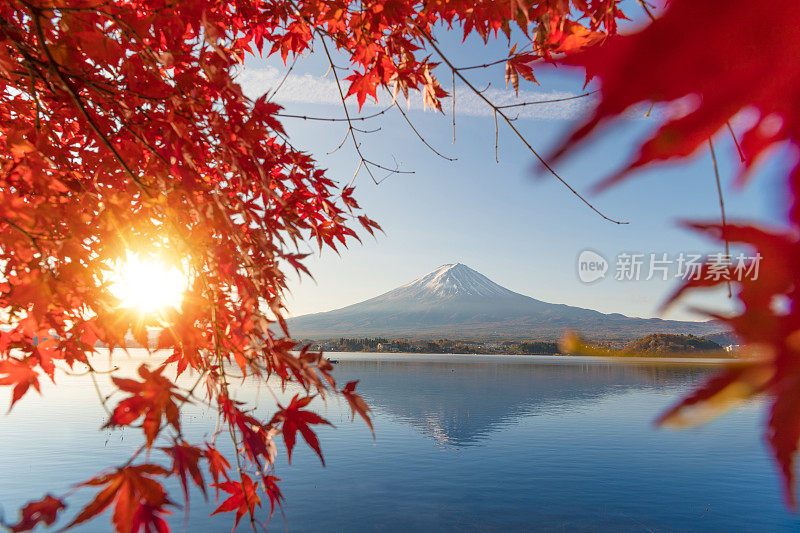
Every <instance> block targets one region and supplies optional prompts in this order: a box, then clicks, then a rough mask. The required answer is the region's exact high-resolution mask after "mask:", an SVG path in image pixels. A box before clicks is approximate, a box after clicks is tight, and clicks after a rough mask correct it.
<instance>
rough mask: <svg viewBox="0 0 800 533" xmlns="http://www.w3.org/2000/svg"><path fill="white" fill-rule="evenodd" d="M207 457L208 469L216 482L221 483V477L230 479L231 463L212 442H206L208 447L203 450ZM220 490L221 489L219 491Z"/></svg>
mask: <svg viewBox="0 0 800 533" xmlns="http://www.w3.org/2000/svg"><path fill="white" fill-rule="evenodd" d="M203 453H204V454H205V457H206V461H207V462H208V471H209V473H210V474H211V478H212V479H213V480H214V483H215V484H219V480H220V478H221V477H224V478H225V479H226V480H230V478H229V477H228V470H230V468H231V465H230V463H229V462H228V460H227V459H225V456H224V455H222V454H221V453H219V450H217V449H216V448H215V447H214V446H212V445H211V444H206V449H205V450H204V451H203ZM217 492H219V491H217Z"/></svg>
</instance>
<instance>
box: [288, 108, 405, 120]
mask: <svg viewBox="0 0 800 533" xmlns="http://www.w3.org/2000/svg"><path fill="white" fill-rule="evenodd" d="M391 108H392V106H389V107H387V108H385V109H383V110H382V111H378V112H377V113H373V114H372V115H367V116H365V117H350V121H351V122H356V121H359V120H361V121H363V120H369V119H371V118H375V117H379V116H381V115H384V114H386V113H387V112H388V111H389V110H390V109H391ZM275 116H276V117H281V118H298V119H303V120H318V121H322V122H347V119H346V118H338V117H312V116H308V115H291V114H289V113H275Z"/></svg>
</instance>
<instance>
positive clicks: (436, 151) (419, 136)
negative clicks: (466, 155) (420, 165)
mask: <svg viewBox="0 0 800 533" xmlns="http://www.w3.org/2000/svg"><path fill="white" fill-rule="evenodd" d="M394 105H395V107H396V108H397V110H398V111H400V114H401V115H403V118H404V119H405V120H406V123H408V126H409V127H410V128H411V130H412V131H413V132H414V133H415V134H416V135H417V137H418V138H419V140H420V141H422V143H423V144H424V145H425V146H427V147H428V148H430V150H431V151H432V152H433V153H434V154H436V155H438V156H439V157H441V158H442V159H445V160H447V161H458V158H457V157H447V156H446V155H442V154H441V153H440V152H439V151H438V150H436V148H434V147H433V146H431V145H430V144H429V143H428V141H426V140H425V139H424V138H423V137H422V135H421V134H420V132H419V131H418V130H417V128H415V127H414V124H412V123H411V120H409V118H408V115H406V112H405V111H403V108H402V107H400V104H398V103H397V101H396V100H395V102H394Z"/></svg>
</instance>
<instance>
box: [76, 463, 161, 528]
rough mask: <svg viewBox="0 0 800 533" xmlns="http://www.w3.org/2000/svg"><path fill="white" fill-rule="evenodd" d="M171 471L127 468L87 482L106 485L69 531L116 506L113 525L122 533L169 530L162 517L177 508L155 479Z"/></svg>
mask: <svg viewBox="0 0 800 533" xmlns="http://www.w3.org/2000/svg"><path fill="white" fill-rule="evenodd" d="M167 474H168V472H167V471H166V470H164V469H163V468H161V467H160V466H158V465H154V464H143V465H137V466H127V467H124V468H120V469H118V470H116V471H114V472H113V473H111V474H106V475H101V476H98V477H95V478H92V479H90V480H89V481H86V482H85V483H83V485H84V486H105V488H103V489H102V490H101V491H100V492H98V493H97V494H96V495H95V497H94V499H93V500H92V501H91V502H89V504H88V505H86V507H84V508H83V510H82V511H81V512H80V513H79V514H78V516H76V517H75V519H74V520H73V521H72V522H70V523H69V525H68V526H67V528H71V527H73V526H76V525H78V524H81V523H83V522H85V521H87V520H90V519H91V518H94V517H95V516H97V515H98V514H100V513H102V512H103V511H104V510H105V509H106V508H107V507H108V506H110V505H111V504H114V513H113V515H112V522H113V523H114V527H115V529H116V531H117V532H118V533H136V532H138V531H139V530H140V526H143V527H144V528H145V530H148V528H149V530H155V531H166V529H164V528H165V527H166V523H164V522H163V519H162V518H161V517H159V516H158V515H160V514H165V513H166V512H167V511H166V509H165V507H167V506H170V505H173V504H172V502H170V501H169V499H168V498H167V493H166V492H165V491H164V487H163V486H162V485H161V483H159V482H158V481H156V480H155V479H154V477H155V476H165V475H167Z"/></svg>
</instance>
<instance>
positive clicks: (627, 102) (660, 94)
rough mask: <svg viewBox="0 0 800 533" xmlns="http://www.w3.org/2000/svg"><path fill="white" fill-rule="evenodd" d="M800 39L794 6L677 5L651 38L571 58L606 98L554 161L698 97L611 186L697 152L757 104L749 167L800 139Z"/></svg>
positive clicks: (784, 2)
mask: <svg viewBox="0 0 800 533" xmlns="http://www.w3.org/2000/svg"><path fill="white" fill-rule="evenodd" d="M709 21H713V23H712V24H709ZM798 39H800V4H798V3H797V2H795V1H793V0H775V1H773V2H762V3H758V2H756V3H753V2H748V1H747V0H731V1H729V2H726V3H725V6H724V9H720V4H719V2H717V1H715V0H674V1H672V2H670V3H669V7H668V9H667V10H666V12H665V13H664V15H663V16H661V17H660V18H658V19H657V20H655V21H654V22H653V23H652V24H650V25H648V26H647V27H645V28H644V29H643V30H642V31H639V32H636V33H633V34H630V35H621V36H614V37H610V38H608V39H607V40H606V42H605V43H604V44H603V45H602V46H596V47H591V48H589V49H587V50H585V51H582V52H580V53H577V54H573V55H570V56H568V57H566V58H564V59H563V60H561V62H562V63H565V64H568V65H576V66H582V67H584V68H585V69H586V73H587V78H592V77H596V78H598V79H599V80H600V94H601V99H600V102H599V103H598V105H597V107H596V108H595V109H594V112H593V113H592V115H591V117H590V118H589V120H587V121H586V122H585V123H584V125H583V126H581V127H580V128H578V129H577V130H575V131H574V132H573V133H572V135H571V136H570V137H569V138H568V139H567V141H566V142H565V143H564V144H563V145H562V146H561V148H560V149H559V150H558V151H557V152H555V154H553V156H552V157H551V161H554V160H555V159H557V158H558V157H560V156H562V155H563V154H564V153H565V152H566V151H567V150H568V149H570V148H571V147H573V146H575V145H576V144H577V143H578V142H579V141H581V140H582V139H584V138H585V137H586V136H587V135H589V134H590V133H591V132H592V131H594V130H595V129H596V128H597V126H598V125H600V124H601V123H602V122H604V121H607V120H608V119H610V118H612V117H615V116H619V115H621V114H622V113H624V112H625V111H626V110H627V109H629V108H630V107H631V106H633V105H635V104H637V103H640V102H672V101H675V100H678V99H681V98H684V97H691V98H695V99H696V104H697V105H696V106H695V107H693V108H692V109H691V110H690V111H689V112H688V113H686V114H684V115H682V116H679V117H677V118H668V119H667V120H666V122H665V123H664V124H663V125H662V126H661V127H660V129H659V130H658V131H657V132H656V133H655V135H654V136H653V137H651V138H650V139H649V140H648V141H647V142H645V143H644V144H643V145H642V146H641V149H640V151H639V154H638V156H636V157H635V158H634V159H633V160H631V162H630V163H629V164H628V165H627V166H626V167H624V168H623V169H622V170H620V171H619V172H618V173H615V174H614V175H612V176H611V177H609V178H607V179H606V180H605V181H604V182H603V183H602V184H601V186H608V185H610V184H612V183H614V182H616V181H618V180H620V179H622V178H623V177H625V176H626V175H627V174H628V172H629V171H630V170H632V169H635V168H638V167H641V166H643V165H646V164H648V163H651V162H654V161H660V160H667V159H673V158H683V157H686V156H688V155H690V154H692V153H694V152H695V151H696V150H697V149H698V148H699V147H700V146H702V145H704V143H706V142H707V141H708V139H709V138H710V137H712V136H713V135H714V134H715V133H716V132H718V131H719V130H720V129H721V128H724V127H725V126H726V123H727V122H728V121H729V120H730V119H731V118H732V117H733V116H734V115H735V114H736V113H738V112H739V111H740V110H741V109H744V108H746V107H748V106H752V107H753V108H755V109H757V110H758V111H759V112H760V118H759V119H758V120H757V121H756V123H755V124H753V125H752V126H751V127H749V129H748V130H747V131H746V132H745V134H744V136H743V139H742V143H741V146H742V150H743V152H744V155H745V159H746V167H747V168H749V167H751V166H752V165H753V163H755V161H756V159H757V158H758V156H759V155H761V154H762V153H764V152H765V151H766V150H767V149H768V148H770V147H771V146H773V145H774V144H775V143H778V142H780V141H783V140H785V139H793V142H795V143H797V142H800V114H798V113H797V111H796V103H795V99H794V98H792V97H790V96H787V95H792V94H796V93H797V92H798V91H800V62H798V61H797V60H796V50H795V49H794V47H793V46H787V43H794V42H797V41H798ZM766 56H769V58H770V59H769V60H768V61H765V59H764V58H765V57H766ZM776 67H779V68H776Z"/></svg>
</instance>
